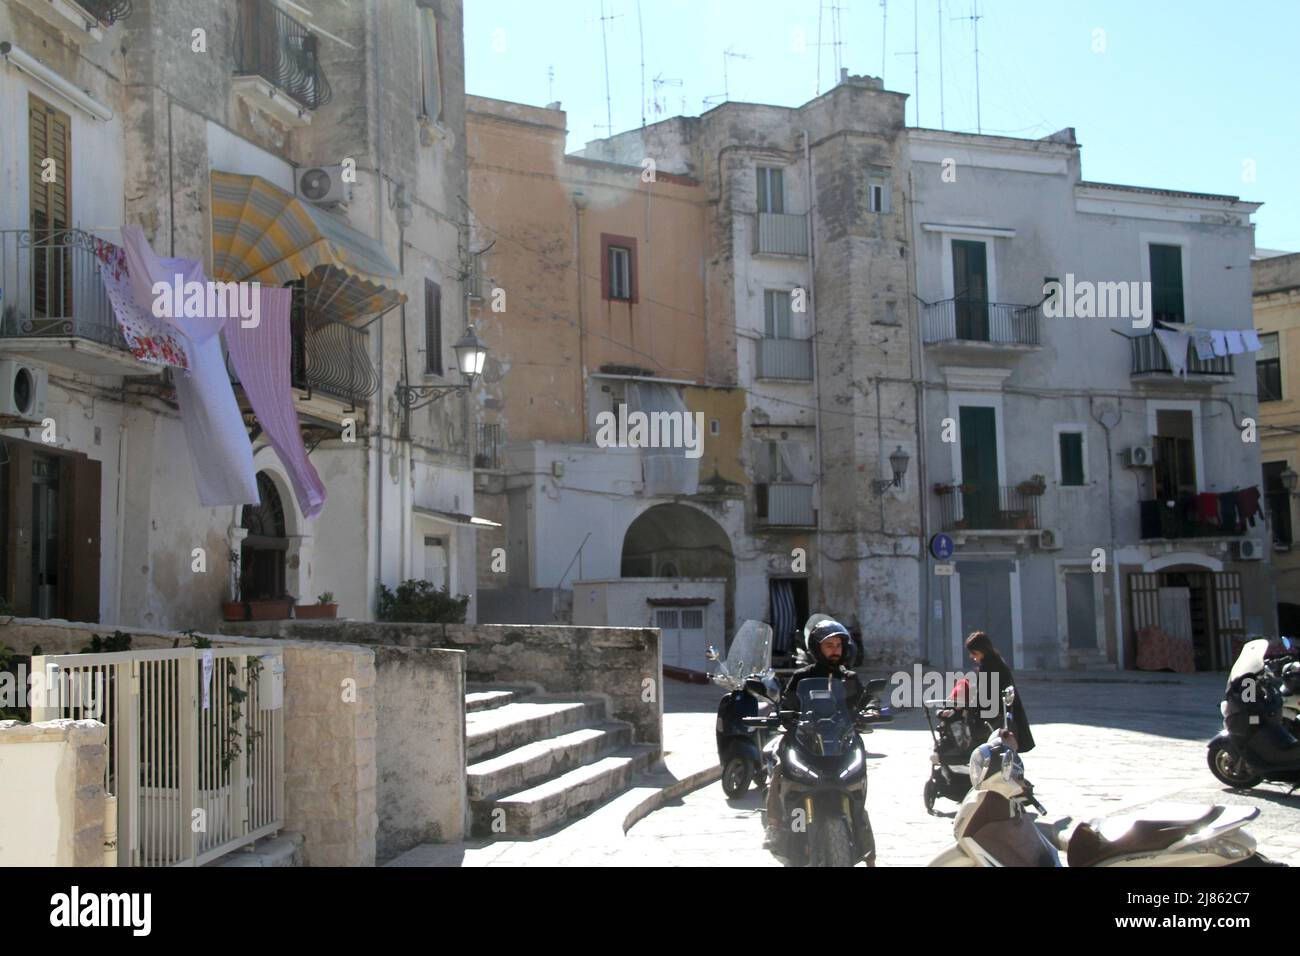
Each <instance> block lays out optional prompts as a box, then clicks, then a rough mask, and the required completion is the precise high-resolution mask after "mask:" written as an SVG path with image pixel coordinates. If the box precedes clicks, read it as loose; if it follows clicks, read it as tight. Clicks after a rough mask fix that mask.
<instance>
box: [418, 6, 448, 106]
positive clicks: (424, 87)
mask: <svg viewBox="0 0 1300 956" xmlns="http://www.w3.org/2000/svg"><path fill="white" fill-rule="evenodd" d="M419 13H420V113H421V115H423V116H427V117H428V118H429V119H431V120H441V119H442V63H441V62H440V60H439V56H438V51H439V40H441V39H442V26H441V24H439V23H438V16H437V14H436V13H435V12H434V11H433V10H431V9H429V8H428V7H421V8H420V11H419Z"/></svg>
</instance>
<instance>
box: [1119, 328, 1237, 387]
mask: <svg viewBox="0 0 1300 956" xmlns="http://www.w3.org/2000/svg"><path fill="white" fill-rule="evenodd" d="M1187 346H1188V350H1187V377H1186V378H1183V377H1182V376H1178V375H1175V374H1174V373H1173V370H1172V369H1171V368H1170V367H1169V358H1168V356H1166V355H1165V350H1164V349H1163V348H1161V347H1160V341H1159V339H1157V338H1156V337H1155V336H1154V335H1135V336H1132V337H1130V338H1129V354H1130V357H1131V360H1132V366H1131V369H1130V372H1129V375H1130V376H1131V377H1132V378H1133V380H1134V381H1135V382H1138V383H1143V384H1149V385H1199V386H1210V385H1216V384H1218V383H1220V382H1225V381H1228V380H1230V379H1231V378H1232V374H1233V369H1232V356H1231V355H1224V356H1221V357H1216V358H1212V359H1202V358H1199V357H1197V354H1196V349H1194V348H1192V343H1191V341H1190V340H1189V341H1188V343H1187Z"/></svg>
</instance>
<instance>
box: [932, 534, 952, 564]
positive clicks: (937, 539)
mask: <svg viewBox="0 0 1300 956" xmlns="http://www.w3.org/2000/svg"><path fill="white" fill-rule="evenodd" d="M952 551H953V545H952V538H950V537H949V536H948V535H946V534H942V533H940V534H936V535H935V536H934V537H933V538H931V539H930V553H931V554H932V555H934V556H935V558H937V559H938V560H940V561H947V560H948V559H949V558H951V557H952Z"/></svg>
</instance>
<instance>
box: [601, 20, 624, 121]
mask: <svg viewBox="0 0 1300 956" xmlns="http://www.w3.org/2000/svg"><path fill="white" fill-rule="evenodd" d="M622 15H623V14H621V13H616V14H614V15H613V16H609V15H607V14H606V13H605V0H600V45H601V48H602V49H603V50H604V52H605V123H606V126H605V132H606V133H607V135H609V136H613V135H614V106H613V97H612V96H611V95H610V91H609V89H610V88H609V40H608V38H607V37H606V35H605V23H606V21H608V20H617V19H618V18H619V17H621V16H622ZM596 128H597V129H599V128H600V126H599V124H597V126H596Z"/></svg>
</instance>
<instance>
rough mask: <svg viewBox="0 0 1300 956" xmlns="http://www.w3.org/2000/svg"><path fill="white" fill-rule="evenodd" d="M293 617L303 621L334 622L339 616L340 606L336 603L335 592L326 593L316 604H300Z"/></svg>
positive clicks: (294, 610)
mask: <svg viewBox="0 0 1300 956" xmlns="http://www.w3.org/2000/svg"><path fill="white" fill-rule="evenodd" d="M293 616H294V617H296V618H298V619H299V620H303V621H321V620H330V621H332V620H334V619H335V618H336V617H338V616H339V606H338V605H337V604H335V603H334V592H333V591H326V592H325V593H324V594H322V595H321V596H320V597H318V598H317V599H316V603H315V604H299V605H298V606H297V607H295V608H294V609H293Z"/></svg>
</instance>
